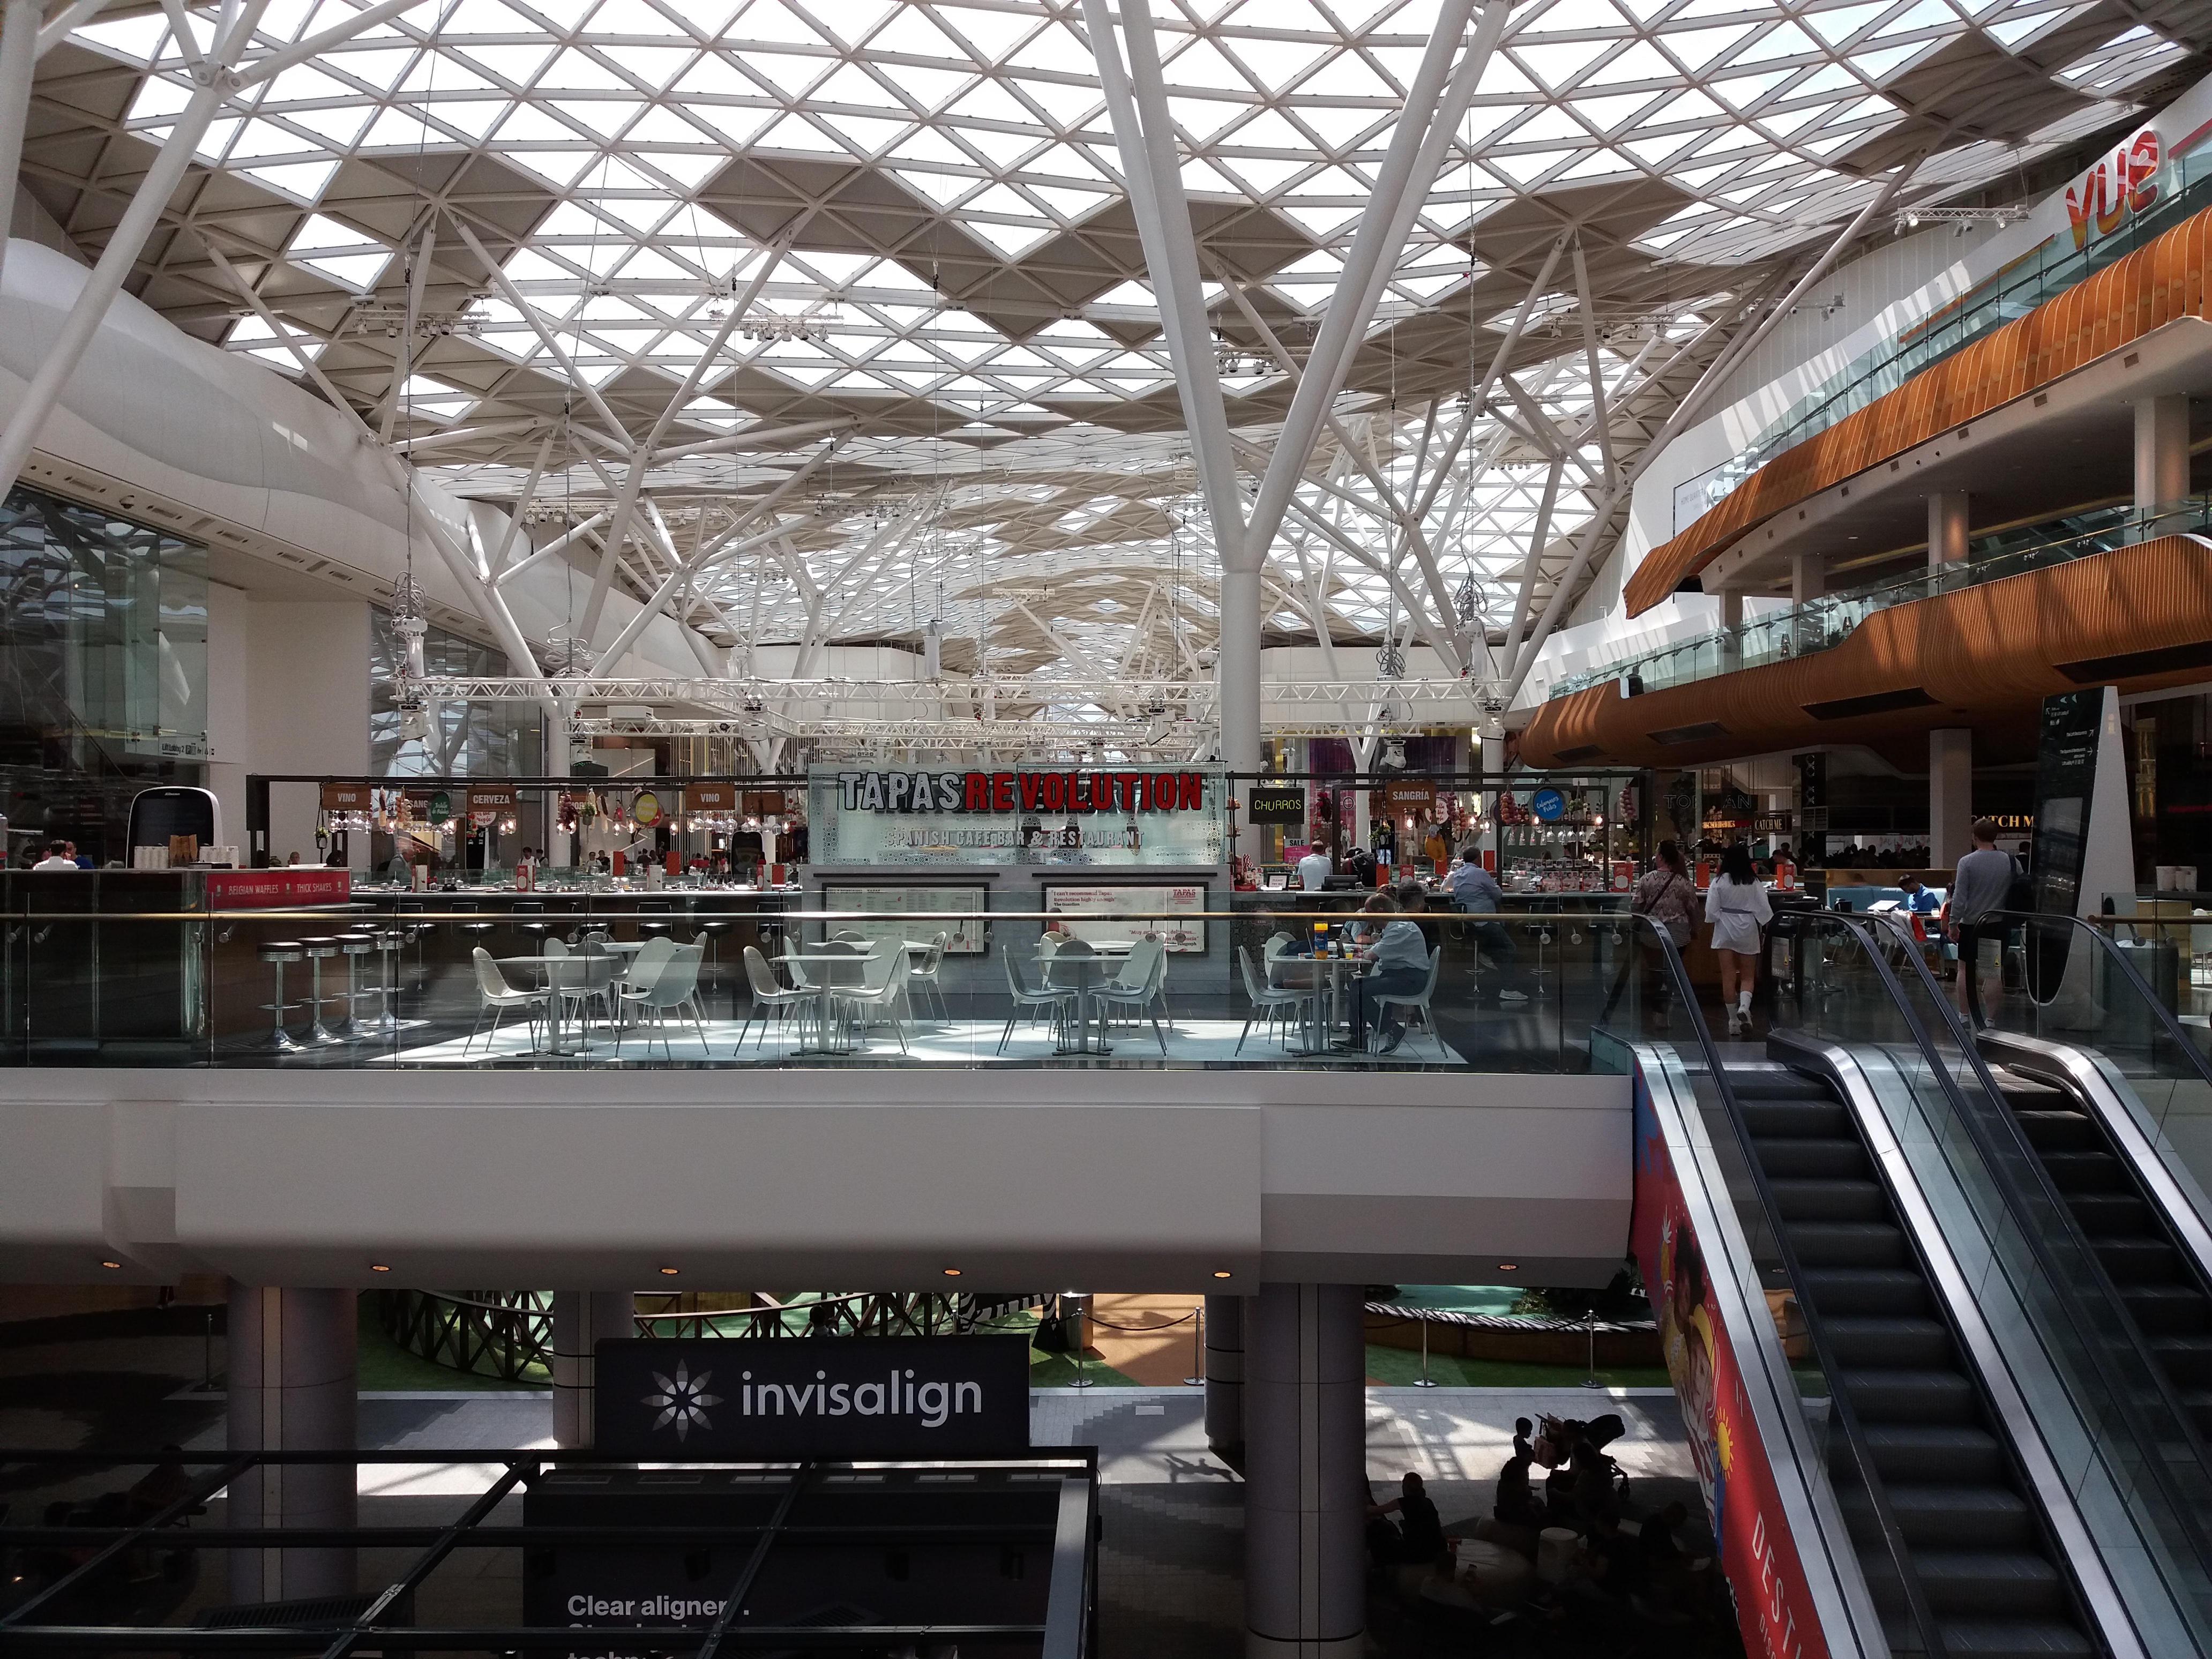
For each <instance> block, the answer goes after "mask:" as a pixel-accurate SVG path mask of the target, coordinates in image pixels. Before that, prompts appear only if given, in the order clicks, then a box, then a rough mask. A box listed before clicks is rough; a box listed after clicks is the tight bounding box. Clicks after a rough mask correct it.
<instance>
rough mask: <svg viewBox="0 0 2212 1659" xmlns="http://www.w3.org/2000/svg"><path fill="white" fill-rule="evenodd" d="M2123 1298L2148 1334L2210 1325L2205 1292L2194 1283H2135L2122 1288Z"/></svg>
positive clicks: (2183, 1331)
mask: <svg viewBox="0 0 2212 1659" xmlns="http://www.w3.org/2000/svg"><path fill="white" fill-rule="evenodd" d="M2119 1291H2120V1300H2121V1301H2123V1302H2124V1303H2125V1304H2127V1309H2128V1314H2129V1316H2130V1318H2132V1319H2133V1320H2134V1321H2135V1322H2136V1325H2137V1326H2138V1327H2139V1328H2141V1329H2142V1332H2143V1334H2145V1335H2146V1336H2150V1337H2154V1338H2155V1337H2160V1336H2177V1335H2186V1334H2191V1333H2192V1332H2197V1331H2203V1330H2205V1329H2207V1328H2212V1327H2208V1322H2207V1313H2208V1310H2207V1307H2206V1304H2205V1300H2204V1293H2203V1291H2199V1290H2198V1289H2197V1287H2196V1286H2195V1285H2162V1284H2136V1285H2121V1286H2120V1287H2119Z"/></svg>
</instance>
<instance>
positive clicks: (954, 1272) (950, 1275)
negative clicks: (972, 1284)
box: [945, 1267, 960, 1279]
mask: <svg viewBox="0 0 2212 1659" xmlns="http://www.w3.org/2000/svg"><path fill="white" fill-rule="evenodd" d="M945 1277H946V1278H947V1279H957V1278H959V1277H960V1269H959V1268H957V1267H947V1268H945Z"/></svg>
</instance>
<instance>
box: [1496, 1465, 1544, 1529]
mask: <svg viewBox="0 0 2212 1659" xmlns="http://www.w3.org/2000/svg"><path fill="white" fill-rule="evenodd" d="M1491 1513H1492V1515H1494V1516H1497V1517H1498V1520H1500V1521H1502V1522H1504V1523H1505V1525H1507V1526H1509V1527H1528V1528H1532V1529H1534V1530H1535V1531H1538V1532H1541V1531H1542V1530H1543V1529H1544V1526H1545V1514H1546V1511H1545V1508H1544V1505H1543V1504H1542V1502H1541V1500H1540V1499H1538V1498H1537V1497H1536V1494H1535V1492H1534V1490H1533V1489H1532V1488H1531V1487H1530V1486H1529V1484H1528V1458H1526V1457H1525V1456H1523V1455H1522V1454H1521V1453H1519V1452H1517V1451H1516V1452H1515V1453H1514V1455H1512V1457H1510V1459H1508V1460H1507V1462H1506V1465H1505V1467H1504V1469H1503V1470H1501V1471H1500V1472H1499V1474H1498V1501H1497V1504H1496V1505H1495V1506H1494V1507H1493V1508H1492V1510H1491Z"/></svg>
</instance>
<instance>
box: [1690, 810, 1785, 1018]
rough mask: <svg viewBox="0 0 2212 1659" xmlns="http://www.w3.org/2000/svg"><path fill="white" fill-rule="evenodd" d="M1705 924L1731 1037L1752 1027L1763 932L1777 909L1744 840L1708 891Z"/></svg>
mask: <svg viewBox="0 0 2212 1659" xmlns="http://www.w3.org/2000/svg"><path fill="white" fill-rule="evenodd" d="M1705 920H1706V921H1710V922H1711V923H1712V925H1713V955H1714V956H1715V957H1717V958H1718V959H1719V961H1720V964H1721V1000H1722V1002H1723V1003H1724V1004H1725V1005H1727V1007H1728V1030H1729V1036H1738V1035H1740V1034H1741V1032H1742V1031H1743V1030H1746V1029H1747V1027H1748V1026H1749V1025H1750V1024H1751V992H1752V987H1753V986H1754V985H1756V984H1757V983H1758V982H1759V929H1760V928H1762V927H1765V926H1766V924H1767V923H1768V922H1770V921H1773V920H1774V907H1773V906H1771V904H1769V903H1768V902H1766V890H1765V888H1764V887H1762V886H1760V885H1759V872H1757V871H1755V870H1753V868H1752V867H1751V848H1748V847H1747V846H1745V845H1744V843H1743V842H1735V843H1734V844H1732V845H1731V846H1730V847H1729V849H1728V851H1727V852H1725V853H1723V854H1721V872H1720V874H1718V875H1717V876H1715V877H1714V878H1713V884H1712V885H1711V886H1710V887H1708V888H1706V889H1705Z"/></svg>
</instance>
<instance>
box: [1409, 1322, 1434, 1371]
mask: <svg viewBox="0 0 2212 1659" xmlns="http://www.w3.org/2000/svg"><path fill="white" fill-rule="evenodd" d="M1413 1386H1414V1387H1415V1388H1417V1389H1433V1388H1435V1387H1436V1386H1437V1385H1436V1384H1435V1383H1433V1382H1431V1380H1430V1378H1429V1316H1428V1315H1426V1314H1423V1315H1422V1316H1421V1376H1420V1380H1419V1382H1417V1383H1414V1384H1413Z"/></svg>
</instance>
